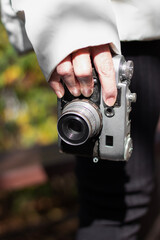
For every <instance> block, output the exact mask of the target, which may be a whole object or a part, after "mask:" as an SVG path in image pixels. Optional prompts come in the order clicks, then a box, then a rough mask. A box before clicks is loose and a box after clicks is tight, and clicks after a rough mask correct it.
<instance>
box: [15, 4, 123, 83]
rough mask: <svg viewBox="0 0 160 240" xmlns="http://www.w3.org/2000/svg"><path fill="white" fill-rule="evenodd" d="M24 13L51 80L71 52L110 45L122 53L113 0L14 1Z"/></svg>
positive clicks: (33, 43)
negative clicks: (59, 65)
mask: <svg viewBox="0 0 160 240" xmlns="http://www.w3.org/2000/svg"><path fill="white" fill-rule="evenodd" d="M11 1H12V6H13V8H14V10H15V11H16V12H18V11H24V13H25V20H26V31H27V35H28V37H29V39H30V41H31V43H32V45H33V48H34V50H35V52H36V55H37V58H38V61H39V64H40V67H41V69H42V71H43V73H44V75H45V77H46V79H47V80H48V79H49V77H50V75H51V73H52V71H53V70H54V68H55V67H56V66H57V64H58V63H59V62H60V61H62V60H63V59H64V58H65V57H66V56H67V55H69V54H70V53H71V52H73V51H75V50H77V49H80V48H84V47H87V46H96V45H100V44H106V43H110V44H111V47H112V49H113V50H114V51H115V52H116V53H120V42H119V36H118V31H117V27H116V20H115V16H114V12H113V9H112V4H111V1H110V0H67V1H66V0H42V1H39V0H11Z"/></svg>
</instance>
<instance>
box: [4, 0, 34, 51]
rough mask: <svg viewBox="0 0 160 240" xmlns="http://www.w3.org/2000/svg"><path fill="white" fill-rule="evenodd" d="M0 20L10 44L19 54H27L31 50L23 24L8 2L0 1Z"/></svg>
mask: <svg viewBox="0 0 160 240" xmlns="http://www.w3.org/2000/svg"><path fill="white" fill-rule="evenodd" d="M1 20H2V23H3V24H4V26H5V28H6V30H7V33H8V37H9V41H10V43H11V44H12V45H13V46H14V48H15V49H16V50H17V51H18V52H19V53H24V52H28V51H29V50H31V49H32V45H31V42H30V41H29V39H28V37H27V34H26V30H25V26H24V22H23V21H22V20H20V19H19V18H18V17H17V15H16V13H15V12H14V11H13V9H12V7H11V4H10V0H1Z"/></svg>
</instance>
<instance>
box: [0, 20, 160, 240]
mask: <svg viewBox="0 0 160 240" xmlns="http://www.w3.org/2000/svg"><path fill="white" fill-rule="evenodd" d="M56 104H57V99H56V96H55V94H54V93H53V91H52V90H51V89H50V88H49V86H48V84H47V83H46V80H45V79H44V76H43V75H42V72H41V70H40V68H39V65H38V62H37V59H36V56H35V54H34V53H33V52H31V53H28V54H26V55H24V56H19V55H17V53H16V51H15V50H14V49H13V47H12V46H11V45H10V44H9V42H8V37H7V34H6V31H5V29H4V27H3V26H2V24H1V23H0V239H2V240H10V239H12V240H22V239H23V240H36V239H38V240H42V239H43V240H74V238H75V233H76V229H77V226H78V220H77V216H78V197H77V187H76V179H75V175H74V167H75V162H74V157H73V156H69V155H67V156H66V155H63V154H60V153H59V152H58V147H57V130H56V124H57V109H56V108H57V106H56ZM155 155H156V162H155V164H156V183H157V186H156V189H155V192H154V193H153V201H152V203H151V206H150V210H149V213H148V215H147V217H146V218H145V219H144V220H143V226H142V229H141V232H140V236H139V239H140V240H159V239H160V201H159V200H160V197H159V189H160V174H159V172H160V161H159V159H160V123H159V125H158V128H157V135H156V144H155Z"/></svg>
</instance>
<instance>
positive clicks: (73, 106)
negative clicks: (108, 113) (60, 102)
mask: <svg viewBox="0 0 160 240" xmlns="http://www.w3.org/2000/svg"><path fill="white" fill-rule="evenodd" d="M57 128H58V133H59V136H60V138H61V139H62V140H63V141H64V142H66V143H68V144H71V145H81V144H83V143H85V142H86V141H87V140H88V138H90V137H92V136H94V135H96V134H98V133H99V131H100V129H101V114H100V112H99V109H98V107H97V106H96V105H94V104H92V103H91V102H89V100H74V101H72V102H70V103H69V104H67V105H66V106H65V107H64V109H63V112H62V115H61V117H60V118H59V120H58V125H57Z"/></svg>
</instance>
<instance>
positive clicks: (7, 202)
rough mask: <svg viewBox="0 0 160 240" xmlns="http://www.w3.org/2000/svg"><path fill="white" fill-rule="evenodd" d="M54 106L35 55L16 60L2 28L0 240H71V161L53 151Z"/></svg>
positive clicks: (74, 205)
mask: <svg viewBox="0 0 160 240" xmlns="http://www.w3.org/2000/svg"><path fill="white" fill-rule="evenodd" d="M56 104H57V99H56V95H55V94H54V93H53V91H52V90H51V89H50V88H49V86H48V84H47V83H46V80H45V79H44V76H43V74H42V72H41V70H40V68H39V65H38V62H37V59H36V56H35V54H34V53H33V52H31V53H28V54H26V55H24V56H19V55H17V53H16V51H15V50H14V49H13V47H12V46H11V45H10V43H9V42H8V37H7V34H6V31H5V29H4V27H3V26H2V24H1V23H0V239H3V240H4V239H5V240H6V239H12V240H13V239H14V240H20V239H21V240H22V239H24V240H25V239H26V240H33V239H34V240H35V239H39V240H41V239H43V240H50V239H52V240H58V239H59V240H62V239H65V240H67V239H68V240H69V239H70V240H71V239H73V238H74V234H75V230H76V228H77V190H76V184H75V176H74V173H73V168H74V160H73V157H71V158H69V160H67V159H66V158H64V157H63V156H61V155H60V154H59V153H58V150H57V130H56V124H57V114H56V113H57V109H56Z"/></svg>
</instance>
